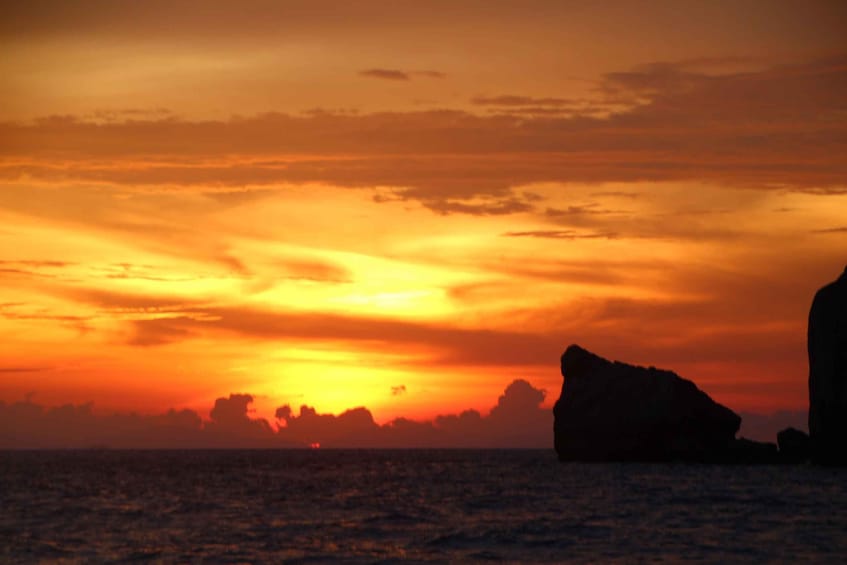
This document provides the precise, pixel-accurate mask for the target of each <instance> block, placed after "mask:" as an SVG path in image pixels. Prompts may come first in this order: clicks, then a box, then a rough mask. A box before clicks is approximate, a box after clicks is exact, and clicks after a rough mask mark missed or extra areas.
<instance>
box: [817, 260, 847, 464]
mask: <svg viewBox="0 0 847 565" xmlns="http://www.w3.org/2000/svg"><path fill="white" fill-rule="evenodd" d="M808 348H809V438H810V446H811V456H812V460H813V461H814V462H816V463H822V464H828V465H847V269H845V270H844V273H843V274H842V275H841V277H840V278H839V279H838V280H836V281H835V282H832V283H830V284H828V285H826V286H825V287H823V288H822V289H820V290H819V291H818V292H817V294H815V298H814V300H813V301H812V308H811V311H810V312H809V334H808Z"/></svg>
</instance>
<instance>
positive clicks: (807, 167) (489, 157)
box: [0, 54, 847, 214]
mask: <svg viewBox="0 0 847 565" xmlns="http://www.w3.org/2000/svg"><path fill="white" fill-rule="evenodd" d="M371 71H373V72H374V73H377V74H379V75H381V76H382V78H392V79H393V80H402V79H403V77H406V78H409V77H410V76H412V74H410V73H407V72H405V71H398V70H391V69H371ZM599 91H600V92H601V93H602V97H603V99H605V100H613V99H617V100H622V101H625V103H626V104H627V105H628V106H627V108H626V109H623V110H621V111H618V112H615V113H612V114H611V115H608V116H606V117H594V116H590V115H577V116H573V117H544V116H536V117H521V116H508V115H498V116H484V115H476V114H473V113H468V112H465V111H459V110H438V111H426V112H396V113H372V114H362V115H350V114H334V113H328V112H319V113H316V114H310V115H305V116H293V115H288V114H275V113H270V114H262V115H257V116H252V117H245V118H233V119H230V120H223V121H186V120H181V119H178V118H172V117H168V118H165V119H152V120H151V119H144V118H141V119H138V120H131V121H124V122H109V123H105V124H98V123H92V122H86V121H82V120H80V119H78V118H75V117H73V116H52V117H47V118H44V119H41V120H38V121H35V122H33V123H28V124H25V123H13V122H6V123H3V124H0V139H2V141H0V156H2V160H0V179H3V180H5V181H7V182H14V181H18V180H20V179H22V178H27V179H33V180H39V179H41V180H44V181H49V182H54V183H62V182H68V181H85V182H96V183H105V184H110V185H114V186H117V187H122V188H123V189H126V190H150V189H159V190H164V189H167V190H174V189H181V190H198V191H215V190H221V191H223V190H230V191H231V190H232V189H233V188H235V187H239V188H245V187H267V186H273V185H275V184H277V185H278V184H281V183H307V182H323V183H332V184H336V185H339V186H349V187H363V186H371V187H372V186H387V187H394V195H395V196H397V197H401V198H407V199H410V200H418V201H421V202H422V203H424V204H425V205H428V206H430V207H432V208H433V209H434V210H436V211H439V212H442V213H471V214H499V213H516V212H521V211H525V210H526V209H527V208H528V207H530V206H531V205H532V204H531V202H529V201H525V200H522V199H520V198H519V197H518V196H517V195H515V194H514V193H512V192H511V190H512V189H513V188H514V187H515V186H519V185H523V184H529V183H537V182H552V181H556V182H598V183H599V182H614V181H644V180H653V181H661V180H692V179H693V180H702V181H709V182H718V183H731V184H733V185H736V186H750V187H759V188H768V187H770V188H778V189H785V188H789V189H795V190H804V191H815V190H826V191H831V190H842V189H843V186H844V179H845V178H846V177H847V164H845V161H844V160H843V159H840V158H839V157H840V155H843V154H844V151H845V148H847V133H845V132H847V122H845V120H847V118H845V117H844V116H845V115H847V114H845V109H847V104H845V102H844V101H845V100H847V59H845V56H844V55H843V54H842V55H837V56H832V57H829V58H826V59H817V60H812V61H808V62H805V63H798V64H793V65H782V66H774V67H771V68H768V69H764V70H760V71H749V72H743V73H742V72H737V73H732V74H722V75H712V74H706V73H704V72H698V71H695V70H691V69H690V68H688V67H685V66H681V65H679V64H658V63H657V64H652V65H646V66H642V67H638V68H636V69H633V70H630V71H625V72H616V73H610V74H608V75H607V76H606V77H605V78H604V79H603V81H602V82H601V84H600V87H599ZM528 101H532V100H524V99H523V98H522V97H517V96H505V97H493V98H480V99H477V102H478V103H485V104H501V105H503V106H510V105H514V104H519V103H522V102H528ZM626 101H628V102H626ZM534 102H545V103H547V104H549V105H551V106H556V105H560V104H565V102H566V101H565V100H564V99H558V98H546V99H540V100H535V101H534ZM474 197H485V198H493V199H500V201H499V202H498V201H495V202H494V203H483V204H472V203H469V202H467V200H469V199H472V198H474ZM504 199H505V200H504Z"/></svg>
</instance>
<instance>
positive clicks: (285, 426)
mask: <svg viewBox="0 0 847 565" xmlns="http://www.w3.org/2000/svg"><path fill="white" fill-rule="evenodd" d="M545 396H546V392H545V391H543V390H541V389H537V388H535V387H533V386H532V385H531V384H530V383H529V382H527V381H526V380H523V379H518V380H515V381H514V382H512V383H511V384H510V385H509V386H508V387H506V390H505V391H504V392H503V394H502V395H501V396H500V398H499V399H498V401H497V404H496V405H495V406H494V407H493V408H492V409H491V410H490V412H489V413H488V414H487V415H483V414H481V413H480V412H478V411H477V410H471V409H469V410H464V411H462V412H461V413H459V414H443V415H439V416H437V417H436V418H434V419H432V420H426V421H416V420H410V419H407V418H402V417H401V418H395V419H393V420H391V421H389V422H387V423H385V424H382V425H380V424H377V423H376V422H375V421H374V418H373V415H372V414H371V412H370V410H368V409H367V408H365V407H356V408H351V409H348V410H345V411H344V412H342V413H340V414H338V415H334V414H325V413H319V412H318V411H317V410H316V409H315V408H313V407H311V406H307V405H302V406H300V408H299V413H298V414H294V412H293V410H292V409H291V407H290V406H289V405H287V404H286V405H283V406H280V407H279V408H277V409H276V413H275V416H276V421H275V422H273V423H271V422H268V420H266V419H265V418H261V417H251V412H252V409H251V405H252V403H253V396H252V395H250V394H243V393H235V394H230V395H229V397H226V398H223V397H222V398H218V399H217V400H216V401H215V404H214V406H213V407H212V409H211V411H210V412H209V418H208V420H204V419H203V418H201V416H200V415H199V414H198V413H197V412H195V411H194V410H189V409H183V410H174V409H170V410H168V411H167V412H165V413H163V414H156V415H140V414H136V413H124V414H121V413H116V414H108V415H104V414H96V413H95V412H94V411H93V404H92V403H86V404H79V405H73V404H68V405H64V406H56V407H52V408H46V407H44V406H41V405H39V404H37V403H35V402H33V401H32V398H31V397H30V398H26V399H25V400H23V401H19V402H15V403H9V404H6V403H4V402H0V449H57V448H61V449H65V448H144V449H152V448H197V449H200V448H315V447H321V448H333V447H335V448H343V447H350V448H353V447H371V448H410V447H418V448H423V447H444V448H447V447H456V448H458V447H470V448H473V447H477V448H483V447H513V448H545V447H549V448H551V449H552V445H553V436H552V433H553V432H552V430H553V415H552V412H551V411H550V410H549V409H545V408H542V407H541V403H542V402H543V401H544V399H545Z"/></svg>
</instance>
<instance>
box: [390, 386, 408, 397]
mask: <svg viewBox="0 0 847 565" xmlns="http://www.w3.org/2000/svg"><path fill="white" fill-rule="evenodd" d="M401 394H406V385H397V386H393V387H391V396H400V395H401Z"/></svg>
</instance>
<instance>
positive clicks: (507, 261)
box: [0, 1, 847, 422]
mask: <svg viewBox="0 0 847 565" xmlns="http://www.w3.org/2000/svg"><path fill="white" fill-rule="evenodd" d="M600 6H601V4H599V3H594V2H582V1H573V2H552V1H550V2H532V1H529V2H498V3H491V2H432V3H422V2H402V1H391V2H388V1H384V2H383V1H380V2H370V3H350V2H312V1H310V2H305V1H304V2H257V1H250V2H238V3H224V2H219V1H204V2H199V1H198V2H156V1H150V2H143V3H141V2H139V3H131V4H124V3H116V2H111V1H100V2H85V1H83V2H74V3H67V2H59V1H53V2H47V1H32V2H22V3H16V4H13V5H10V6H8V7H7V10H6V12H8V17H6V16H4V18H3V20H2V22H0V42H2V46H0V76H2V77H3V79H1V80H2V83H3V85H2V86H3V87H2V89H0V288H1V289H2V295H0V400H4V401H13V400H17V399H20V398H23V397H24V395H26V394H27V393H29V392H35V393H36V395H35V398H36V399H37V400H38V401H39V402H41V403H43V404H47V405H52V404H60V403H65V402H84V401H94V402H95V406H96V407H97V409H99V410H138V411H141V412H156V411H162V410H165V409H167V408H169V407H189V408H194V409H198V410H202V411H203V414H206V413H208V409H209V407H210V406H211V405H212V404H213V403H214V399H215V398H217V397H221V396H226V395H228V394H229V393H231V392H248V393H251V394H253V395H254V397H255V399H256V402H255V405H256V408H257V410H258V414H261V415H266V416H268V417H269V418H270V417H271V416H272V414H273V410H274V408H275V407H277V406H279V405H281V404H291V405H293V406H299V405H300V404H308V405H310V406H316V407H317V408H318V409H319V410H321V411H325V412H335V413H337V412H340V411H342V410H344V409H346V408H350V407H354V406H361V405H364V406H367V407H368V408H370V409H371V411H373V413H374V416H375V417H376V419H377V420H378V421H380V422H384V421H387V420H389V419H391V418H394V417H397V416H407V417H413V418H429V417H432V416H434V415H436V414H441V413H446V412H456V411H459V410H462V409H465V408H476V409H479V410H487V409H488V408H490V407H491V406H492V405H493V404H494V403H495V400H496V398H497V396H498V395H499V394H500V393H501V392H502V391H503V389H504V388H505V386H506V385H507V384H508V383H510V382H512V381H513V380H514V379H516V378H525V379H527V380H528V381H530V382H531V383H532V384H533V385H535V386H537V387H540V388H545V389H547V391H548V393H549V394H548V396H547V401H546V405H548V406H549V405H551V404H552V402H553V401H555V399H556V397H557V396H558V391H559V387H560V385H561V376H560V375H559V373H558V369H559V365H558V356H559V355H560V354H561V352H562V351H563V350H564V348H565V347H566V346H567V345H568V344H570V343H580V344H581V345H583V346H584V347H587V348H589V349H591V350H593V351H596V352H597V353H598V354H600V355H604V356H606V357H610V358H615V359H621V360H624V361H628V362H633V363H640V364H645V365H655V366H659V367H663V368H669V369H672V370H675V371H677V372H678V373H680V374H682V375H683V376H685V377H687V378H690V379H692V380H694V381H695V382H697V383H698V385H700V386H701V388H703V389H704V390H706V391H707V392H708V393H710V394H711V395H712V396H713V397H714V398H715V399H716V400H718V401H720V402H723V403H726V404H727V405H729V406H730V407H732V408H733V409H735V410H749V411H759V412H767V411H773V410H777V409H802V408H804V407H805V406H806V404H807V393H806V377H807V368H806V360H805V324H806V316H807V313H808V307H809V304H810V302H811V297H812V295H813V293H814V291H815V289H817V288H818V287H820V286H821V285H823V284H824V283H826V282H828V281H831V280H833V279H834V278H836V276H837V275H838V274H839V273H840V272H841V270H842V269H843V267H844V264H845V263H847V252H846V251H845V250H847V246H846V245H845V241H847V158H845V155H847V45H845V40H844V38H845V37H847V8H845V5H844V4H843V3H841V2H802V3H801V2H777V1H767V2H764V1H762V2H744V3H738V2H735V1H732V2H719V1H711V2H706V1H703V2H682V3H681V2H678V1H676V2H615V3H611V4H607V3H603V4H602V7H600ZM401 386H402V387H405V389H401V388H398V387H401Z"/></svg>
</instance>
